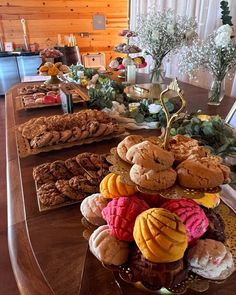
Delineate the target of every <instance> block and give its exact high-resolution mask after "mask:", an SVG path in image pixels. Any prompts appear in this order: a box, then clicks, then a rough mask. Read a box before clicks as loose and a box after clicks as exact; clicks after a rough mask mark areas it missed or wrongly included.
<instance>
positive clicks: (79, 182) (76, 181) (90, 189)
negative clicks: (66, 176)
mask: <svg viewBox="0 0 236 295" xmlns="http://www.w3.org/2000/svg"><path fill="white" fill-rule="evenodd" d="M69 185H70V186H71V187H73V188H74V189H78V190H79V191H81V192H83V193H96V192H98V189H99V186H98V185H92V184H91V183H90V181H88V179H87V178H86V177H85V176H74V177H72V178H71V179H70V180H69Z"/></svg>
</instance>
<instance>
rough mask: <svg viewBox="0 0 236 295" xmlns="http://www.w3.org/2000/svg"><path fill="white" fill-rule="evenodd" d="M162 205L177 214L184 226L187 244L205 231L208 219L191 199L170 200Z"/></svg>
mask: <svg viewBox="0 0 236 295" xmlns="http://www.w3.org/2000/svg"><path fill="white" fill-rule="evenodd" d="M162 207H163V208H165V209H167V210H169V211H170V212H172V213H175V214H176V215H177V216H179V218H180V219H181V221H182V222H183V223H184V225H185V227H186V231H187V235H188V243H189V244H191V243H194V242H195V241H196V240H197V239H198V238H200V237H201V236H202V235H203V234H204V233H205V232H206V231H207V228H208V225H209V221H208V219H207V217H206V215H205V213H204V211H203V210H202V208H201V207H200V206H199V205H198V204H196V203H195V202H194V201H193V200H190V199H178V200H171V201H168V202H166V203H165V204H164V205H162Z"/></svg>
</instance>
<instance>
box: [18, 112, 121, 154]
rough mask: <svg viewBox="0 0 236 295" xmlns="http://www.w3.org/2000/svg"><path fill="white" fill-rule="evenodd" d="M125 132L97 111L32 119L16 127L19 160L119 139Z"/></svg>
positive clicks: (112, 120) (113, 121) (114, 121)
mask: <svg viewBox="0 0 236 295" xmlns="http://www.w3.org/2000/svg"><path fill="white" fill-rule="evenodd" d="M124 134H125V128H124V127H122V126H119V125H118V123H117V122H116V120H114V119H112V118H110V117H109V116H108V115H107V114H106V113H104V112H102V111H98V110H91V109H86V110H83V111H80V112H77V113H73V114H64V115H54V116H49V117H39V118H33V119H31V120H29V121H27V122H25V123H23V124H21V125H19V126H17V127H16V139H17V146H18V152H19V156H20V157H27V156H30V155H34V154H38V153H41V152H48V151H51V150H58V149H62V148H68V147H71V146H74V145H83V144H90V143H93V142H98V141H101V140H106V139H111V138H114V137H119V136H123V135H124Z"/></svg>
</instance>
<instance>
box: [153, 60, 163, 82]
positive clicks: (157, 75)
mask: <svg viewBox="0 0 236 295" xmlns="http://www.w3.org/2000/svg"><path fill="white" fill-rule="evenodd" d="M164 79H165V69H164V66H163V64H162V62H157V61H154V63H153V65H152V66H151V68H150V80H151V83H153V84H156V83H158V84H161V83H164Z"/></svg>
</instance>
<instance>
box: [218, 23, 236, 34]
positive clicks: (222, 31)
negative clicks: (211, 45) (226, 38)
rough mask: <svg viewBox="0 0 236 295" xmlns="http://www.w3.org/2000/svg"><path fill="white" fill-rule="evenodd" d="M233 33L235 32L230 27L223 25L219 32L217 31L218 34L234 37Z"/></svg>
mask: <svg viewBox="0 0 236 295" xmlns="http://www.w3.org/2000/svg"><path fill="white" fill-rule="evenodd" d="M232 32H233V29H232V27H231V26H230V25H228V24H227V25H222V26H220V27H219V28H218V29H217V31H216V34H217V35H218V34H221V33H227V34H229V35H230V36H231V35H232Z"/></svg>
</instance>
